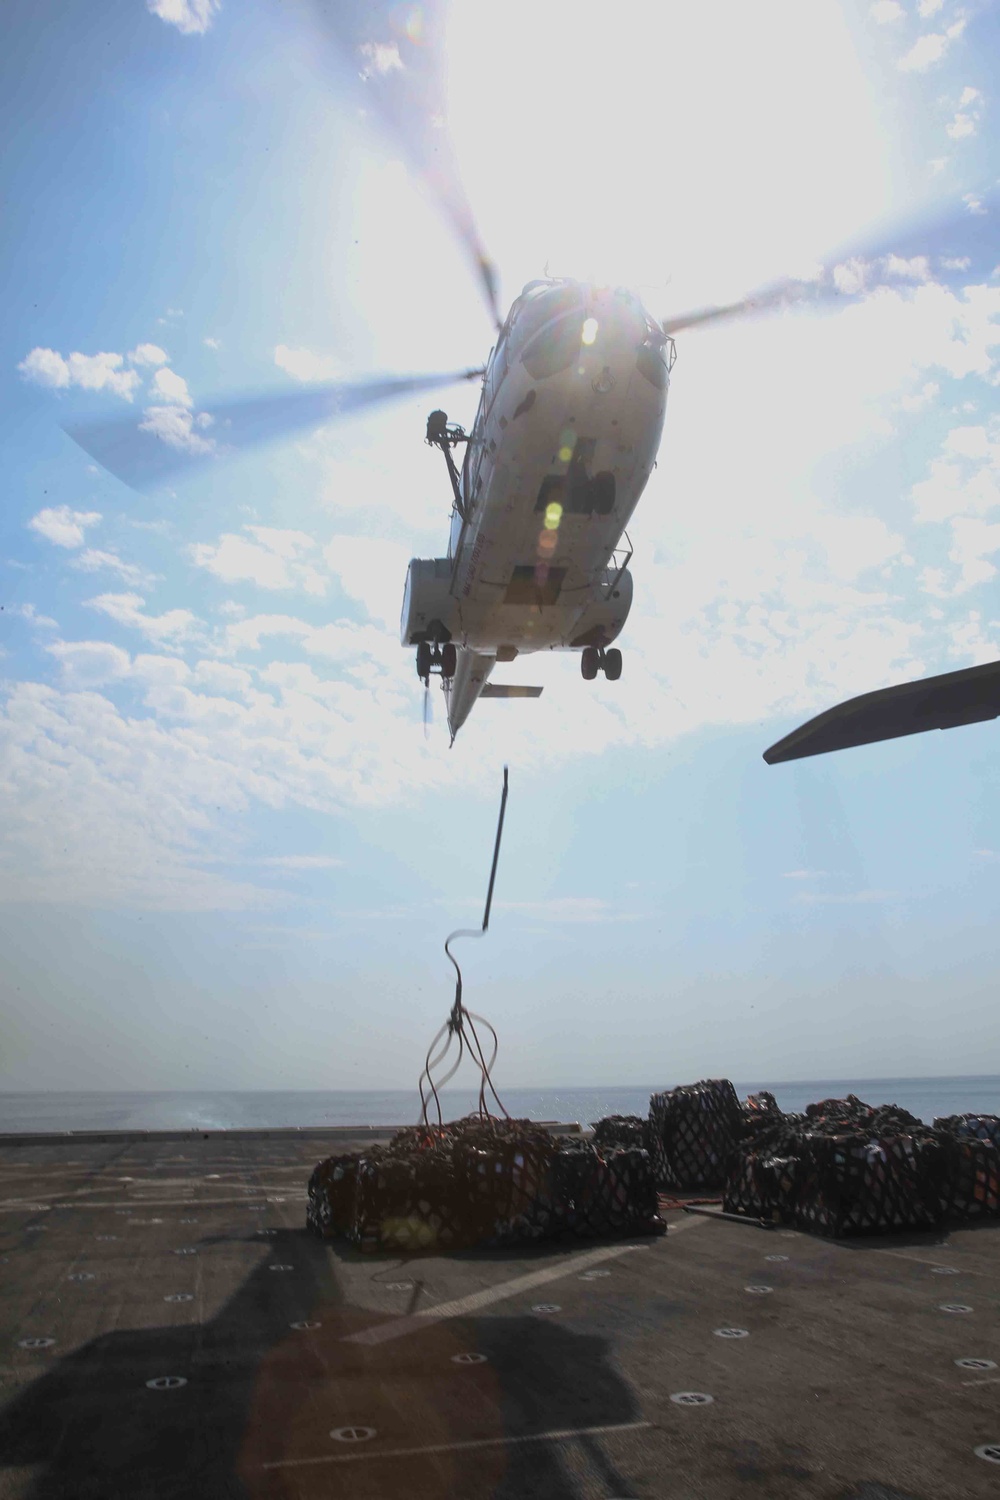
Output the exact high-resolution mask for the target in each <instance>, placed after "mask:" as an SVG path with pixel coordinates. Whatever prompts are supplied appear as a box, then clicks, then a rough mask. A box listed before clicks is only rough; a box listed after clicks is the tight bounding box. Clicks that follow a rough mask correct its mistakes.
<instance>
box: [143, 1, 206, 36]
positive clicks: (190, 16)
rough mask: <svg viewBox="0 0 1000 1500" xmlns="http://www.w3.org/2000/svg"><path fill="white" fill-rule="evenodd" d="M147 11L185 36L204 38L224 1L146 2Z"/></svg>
mask: <svg viewBox="0 0 1000 1500" xmlns="http://www.w3.org/2000/svg"><path fill="white" fill-rule="evenodd" d="M146 9H147V10H148V11H149V12H150V14H151V15H154V16H159V18H160V20H161V21H166V22H167V23H168V25H170V26H176V27H177V30H178V31H179V32H181V33H182V34H183V35H184V36H203V35H204V34H205V32H206V31H207V30H208V28H209V27H210V26H211V24H212V22H213V20H214V19H215V17H216V16H217V15H218V13H219V11H220V10H221V9H222V0H146Z"/></svg>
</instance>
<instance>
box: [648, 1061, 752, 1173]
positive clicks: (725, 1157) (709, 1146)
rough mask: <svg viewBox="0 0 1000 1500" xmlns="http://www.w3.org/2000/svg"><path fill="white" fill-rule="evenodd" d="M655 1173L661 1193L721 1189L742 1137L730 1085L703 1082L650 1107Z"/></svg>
mask: <svg viewBox="0 0 1000 1500" xmlns="http://www.w3.org/2000/svg"><path fill="white" fill-rule="evenodd" d="M649 1125H650V1136H651V1146H652V1154H653V1156H654V1168H655V1170H656V1174H657V1180H658V1182H659V1183H660V1185H661V1186H662V1187H665V1188H671V1189H675V1190H676V1189H686V1188H699V1189H703V1188H721V1187H722V1186H723V1184H724V1183H725V1181H726V1176H727V1171H728V1168H729V1164H730V1160H731V1158H732V1155H733V1152H734V1151H735V1150H736V1147H737V1145H738V1143H739V1140H740V1138H741V1135H742V1131H743V1110H742V1109H741V1106H740V1101H739V1099H738V1098H737V1095H736V1090H735V1089H734V1088H733V1085H732V1084H731V1083H730V1082H729V1080H728V1079H726V1078H723V1079H705V1080H703V1081H702V1082H701V1083H692V1084H686V1085H685V1086H684V1087H682V1088H676V1089H670V1090H669V1091H668V1092H667V1093H663V1094H654V1095H653V1096H652V1098H651V1099H650V1101H649Z"/></svg>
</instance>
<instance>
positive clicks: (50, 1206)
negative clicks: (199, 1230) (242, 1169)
mask: <svg viewBox="0 0 1000 1500" xmlns="http://www.w3.org/2000/svg"><path fill="white" fill-rule="evenodd" d="M307 1199H308V1194H307V1193H290V1192H285V1193H282V1195H281V1196H280V1197H278V1198H265V1200H264V1201H265V1202H266V1203H305V1202H306V1201H307ZM246 1201H247V1200H246V1199H245V1198H243V1197H240V1198H115V1199H113V1200H110V1201H107V1202H100V1203H92V1202H84V1201H83V1200H82V1199H75V1200H71V1201H70V1202H68V1203H39V1204H34V1205H32V1204H24V1203H17V1204H14V1205H10V1204H7V1203H0V1214H23V1213H28V1212H34V1213H41V1214H47V1213H51V1212H52V1211H53V1210H55V1209H57V1208H83V1209H90V1208H132V1209H135V1208H222V1207H223V1206H224V1205H225V1204H227V1203H243V1204H245V1203H246Z"/></svg>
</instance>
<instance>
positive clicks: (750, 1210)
mask: <svg viewBox="0 0 1000 1500" xmlns="http://www.w3.org/2000/svg"><path fill="white" fill-rule="evenodd" d="M798 1179H799V1160H798V1157H795V1156H768V1155H761V1154H760V1153H758V1152H755V1151H748V1152H747V1153H745V1154H744V1155H743V1156H740V1157H739V1158H738V1159H737V1161H736V1163H735V1164H734V1166H733V1168H732V1170H731V1172H730V1174H729V1180H728V1181H727V1183H726V1190H725V1193H724V1194H723V1199H722V1207H723V1211H724V1212H725V1213H727V1214H746V1216H747V1218H751V1219H772V1220H778V1221H781V1222H783V1223H787V1222H790V1221H791V1218H792V1215H793V1212H794V1208H795V1199H796V1192H797V1186H798Z"/></svg>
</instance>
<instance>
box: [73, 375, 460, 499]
mask: <svg viewBox="0 0 1000 1500" xmlns="http://www.w3.org/2000/svg"><path fill="white" fill-rule="evenodd" d="M482 373H483V371H482V370H481V369H478V370H460V371H454V372H452V373H449V374H441V375H403V376H385V377H380V378H374V379H370V380H359V381H336V382H333V383H329V384H324V385H319V386H312V387H310V389H308V390H301V391H281V392H275V393H274V394H272V395H267V396H250V397H238V398H236V399H228V400H224V401H219V402H211V403H210V404H209V408H208V409H207V410H205V411H201V412H193V411H190V410H188V408H187V407H183V406H162V405H161V406H149V407H147V408H146V409H145V411H144V412H143V413H142V415H141V417H138V418H136V417H129V418H126V419H124V420H121V419H119V420H117V421H113V422H94V423H85V424H83V425H80V426H67V427H66V428H65V429H64V430H65V431H66V432H67V433H68V435H69V436H70V437H71V438H72V439H73V441H74V442H75V443H78V444H79V446H80V447H81V448H82V449H83V450H84V452H86V453H89V454H90V456H91V458H93V459H95V460H96V462H97V463H99V464H100V465H101V466H102V468H105V469H107V470H108V471H109V473H111V474H114V475H115V477H116V478H118V479H120V480H122V481H123V483H125V484H128V485H131V486H132V488H133V489H139V490H141V489H147V488H153V487H155V486H156V485H158V484H161V483H164V482H165V481H167V480H169V479H172V478H174V477H175V476H176V475H177V474H179V473H181V472H184V471H186V470H188V469H194V468H197V467H199V466H201V465H204V464H206V463H211V462H217V461H218V460H219V459H222V458H226V457H229V456H231V455H234V454H238V453H242V452H243V451H245V450H246V449H248V448H253V447H257V446H259V445H261V444H264V443H269V442H274V441H276V440H277V439H279V438H283V437H287V436H289V435H291V434H292V433H295V432H301V431H303V430H304V429H307V428H310V427H318V426H321V425H322V424H324V423H326V422H331V421H333V420H335V419H336V418H339V417H344V416H348V415H349V414H351V413H353V412H359V411H364V410H365V409H366V408H368V407H373V406H379V405H381V404H382V403H384V402H388V401H393V400H397V399H399V398H401V397H403V396H410V395H413V394H415V393H416V392H418V391H432V390H436V389H438V388H439V387H441V386H447V385H453V384H455V383H456V382H458V381H460V380H476V379H479V378H480V377H481V376H482Z"/></svg>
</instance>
